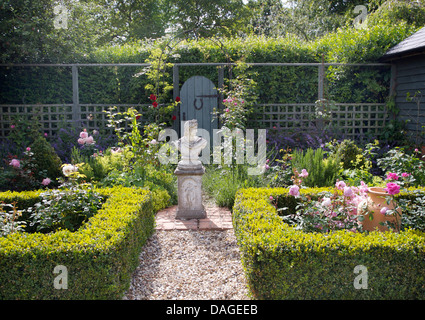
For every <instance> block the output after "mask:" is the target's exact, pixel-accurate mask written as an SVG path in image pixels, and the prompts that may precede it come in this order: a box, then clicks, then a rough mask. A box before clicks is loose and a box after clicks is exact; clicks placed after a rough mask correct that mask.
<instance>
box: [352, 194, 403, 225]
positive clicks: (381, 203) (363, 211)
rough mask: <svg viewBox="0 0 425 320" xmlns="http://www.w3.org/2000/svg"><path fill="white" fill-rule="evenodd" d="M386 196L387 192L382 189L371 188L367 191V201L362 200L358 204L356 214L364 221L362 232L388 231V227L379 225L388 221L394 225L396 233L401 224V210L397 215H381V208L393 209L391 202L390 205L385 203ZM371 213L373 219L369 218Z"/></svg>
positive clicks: (399, 209)
mask: <svg viewBox="0 0 425 320" xmlns="http://www.w3.org/2000/svg"><path fill="white" fill-rule="evenodd" d="M387 196H388V192H387V191H385V189H384V188H380V187H371V188H369V191H368V198H367V200H363V201H362V202H360V203H359V205H358V207H357V214H358V215H363V216H364V220H363V221H362V222H361V224H362V226H363V230H367V231H373V230H376V228H377V229H378V230H379V231H388V230H389V229H388V227H386V226H385V225H381V224H380V223H381V222H385V221H388V222H390V223H391V224H392V225H395V226H396V228H395V230H394V231H396V232H398V231H399V230H400V224H401V208H398V209H397V211H398V213H395V212H394V213H393V214H391V215H384V214H382V213H381V209H382V208H383V207H387V208H388V209H389V210H393V209H394V205H393V203H392V202H390V204H387V203H386V199H385V197H387ZM371 213H372V217H373V219H371V218H370V214H371Z"/></svg>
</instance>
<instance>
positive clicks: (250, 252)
mask: <svg viewBox="0 0 425 320" xmlns="http://www.w3.org/2000/svg"><path fill="white" fill-rule="evenodd" d="M318 191H324V190H322V189H321V190H316V191H315V189H308V190H305V191H304V192H308V193H309V194H310V196H311V197H312V198H314V197H316V198H317V192H318ZM270 196H272V197H273V198H274V199H279V200H278V202H277V203H278V205H277V206H276V207H275V206H274V205H273V204H272V203H271V201H270ZM400 196H401V195H400ZM289 201H291V202H292V203H291V202H289ZM294 201H297V200H296V199H295V198H294V197H292V196H288V189H286V188H276V189H265V188H264V189H254V188H251V189H243V190H240V191H239V192H238V194H237V196H236V200H235V206H234V210H233V224H234V228H235V234H236V237H237V240H238V244H239V246H240V250H241V252H242V262H243V265H244V269H245V273H246V277H247V281H248V284H249V288H250V291H251V293H252V295H253V297H254V298H256V299H268V300H270V299H423V298H425V259H424V254H425V233H423V232H420V231H417V230H411V229H410V230H405V231H401V232H400V233H394V232H376V231H374V232H367V233H355V232H350V231H347V230H340V231H335V232H332V233H315V232H303V231H301V230H296V229H295V228H294V227H293V226H289V225H288V224H286V223H284V222H283V220H282V218H281V217H280V216H279V215H278V211H277V208H279V207H282V206H286V207H289V208H294ZM290 210H291V209H290ZM292 210H293V209H292ZM357 266H364V267H366V270H367V274H363V276H367V277H366V278H363V282H365V281H366V284H367V285H366V288H360V289H356V287H355V281H357V280H356V277H358V276H360V275H361V274H359V273H355V268H356V267H357ZM357 279H358V278H357ZM364 284H365V283H363V285H364Z"/></svg>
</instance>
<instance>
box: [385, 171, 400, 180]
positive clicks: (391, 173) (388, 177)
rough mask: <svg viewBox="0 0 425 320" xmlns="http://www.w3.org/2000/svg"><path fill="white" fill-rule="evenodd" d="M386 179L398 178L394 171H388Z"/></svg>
mask: <svg viewBox="0 0 425 320" xmlns="http://www.w3.org/2000/svg"><path fill="white" fill-rule="evenodd" d="M387 180H398V175H397V173H395V172H388V174H387Z"/></svg>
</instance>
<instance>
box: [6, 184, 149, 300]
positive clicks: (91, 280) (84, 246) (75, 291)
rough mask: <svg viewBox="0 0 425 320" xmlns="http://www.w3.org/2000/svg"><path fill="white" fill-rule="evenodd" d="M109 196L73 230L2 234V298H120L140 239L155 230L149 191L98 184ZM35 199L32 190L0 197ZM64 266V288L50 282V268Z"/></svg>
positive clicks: (53, 276)
mask: <svg viewBox="0 0 425 320" xmlns="http://www.w3.org/2000/svg"><path fill="white" fill-rule="evenodd" d="M97 192H98V193H99V194H101V195H102V196H103V197H106V198H107V200H106V202H105V204H104V205H103V206H102V209H101V210H99V211H98V213H97V214H96V215H94V216H93V217H91V218H90V219H89V220H88V222H87V223H85V224H84V226H83V227H81V228H79V229H78V230H77V231H76V232H71V231H69V230H60V231H57V232H53V233H49V234H43V233H39V232H37V233H33V234H28V233H13V234H10V235H9V236H7V237H0V298H1V299H37V300H39V299H49V300H51V299H64V300H69V299H84V300H86V299H121V298H122V295H123V294H124V292H125V291H126V290H127V289H128V287H129V285H130V279H131V274H132V272H133V271H134V270H135V268H136V267H137V265H138V264H139V259H138V258H139V254H140V250H141V248H142V246H143V244H144V243H145V242H146V240H147V239H148V238H149V237H150V235H151V234H152V233H153V231H154V224H155V219H154V213H153V209H152V199H151V194H150V193H149V191H147V190H140V189H134V188H124V187H114V188H105V189H98V190H97ZM6 198H7V199H11V198H14V199H17V203H18V206H19V205H20V203H21V201H24V202H28V201H31V202H32V203H35V202H37V201H38V199H39V197H38V195H37V192H33V193H28V192H25V193H10V192H6V193H0V200H3V201H9V200H6ZM57 265H63V266H65V267H66V268H67V270H68V289H67V290H58V289H55V288H54V286H53V283H54V279H55V277H56V276H57V275H56V274H54V273H53V269H54V268H55V266H57Z"/></svg>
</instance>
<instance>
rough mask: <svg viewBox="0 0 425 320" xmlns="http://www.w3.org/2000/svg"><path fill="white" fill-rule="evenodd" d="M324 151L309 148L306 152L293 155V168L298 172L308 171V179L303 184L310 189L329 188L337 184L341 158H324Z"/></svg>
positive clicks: (297, 152)
mask: <svg viewBox="0 0 425 320" xmlns="http://www.w3.org/2000/svg"><path fill="white" fill-rule="evenodd" d="M324 156H325V154H324V151H323V150H322V149H320V148H319V149H316V150H313V149H312V148H308V149H307V150H306V151H305V152H303V151H302V150H295V151H294V153H293V154H292V167H293V168H296V169H297V170H298V172H301V170H302V169H306V170H307V172H308V174H309V175H308V177H307V178H305V179H304V180H303V183H304V184H305V185H306V186H308V187H329V186H333V185H334V184H335V181H336V178H337V176H338V172H339V158H338V157H335V156H328V157H327V158H325V157H324Z"/></svg>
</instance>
